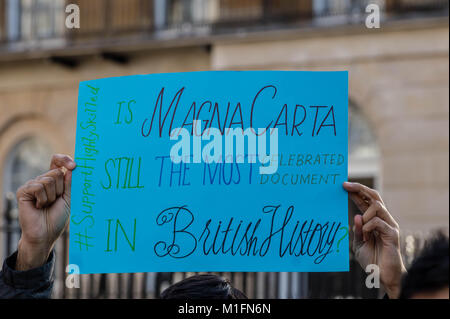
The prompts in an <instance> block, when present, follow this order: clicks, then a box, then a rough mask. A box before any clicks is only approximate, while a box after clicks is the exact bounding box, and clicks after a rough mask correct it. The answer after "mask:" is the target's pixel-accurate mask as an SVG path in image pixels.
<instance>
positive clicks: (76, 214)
mask: <svg viewBox="0 0 450 319" xmlns="http://www.w3.org/2000/svg"><path fill="white" fill-rule="evenodd" d="M347 110H348V79H347V72H279V71H256V72H194V73H173V74H154V75H138V76H128V77H117V78H107V79H100V80H92V81H86V82H81V83H80V87H79V98H78V115H77V135H76V149H75V161H76V162H77V168H76V169H75V171H74V174H73V183H72V210H71V220H70V263H71V264H77V265H78V266H79V267H80V271H81V273H109V272H149V271H155V272H160V271H347V270H348V257H349V256H348V238H347V237H346V234H347V229H348V228H347V227H348V222H347V218H348V217H347V195H346V193H345V191H344V190H343V189H342V183H343V182H344V181H345V180H346V179H347V127H348V123H347V122H348V115H347ZM339 245H340V247H341V249H340V250H339ZM342 247H347V249H342Z"/></svg>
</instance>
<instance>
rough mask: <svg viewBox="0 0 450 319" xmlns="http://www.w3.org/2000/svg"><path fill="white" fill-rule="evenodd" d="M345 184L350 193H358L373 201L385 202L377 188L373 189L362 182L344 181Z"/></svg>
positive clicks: (363, 197)
mask: <svg viewBox="0 0 450 319" xmlns="http://www.w3.org/2000/svg"><path fill="white" fill-rule="evenodd" d="M343 186H344V189H345V190H347V191H348V192H350V193H357V194H358V195H359V196H360V197H361V198H362V199H367V200H372V201H373V200H377V201H380V202H381V203H383V204H384V202H383V199H381V196H380V194H379V193H378V192H377V191H376V190H374V189H371V188H369V187H367V186H365V185H362V184H360V183H349V182H344V184H343Z"/></svg>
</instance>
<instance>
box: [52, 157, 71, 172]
mask: <svg viewBox="0 0 450 319" xmlns="http://www.w3.org/2000/svg"><path fill="white" fill-rule="evenodd" d="M75 166H76V164H75V162H74V161H73V159H72V157H70V156H69V155H64V154H55V155H53V156H52V160H51V163H50V169H55V168H60V167H65V168H67V169H68V170H73V169H74V168H75Z"/></svg>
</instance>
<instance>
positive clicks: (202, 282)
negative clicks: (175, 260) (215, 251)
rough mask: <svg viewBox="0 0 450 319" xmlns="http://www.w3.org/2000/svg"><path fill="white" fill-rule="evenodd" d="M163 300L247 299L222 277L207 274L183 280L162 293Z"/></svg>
mask: <svg viewBox="0 0 450 319" xmlns="http://www.w3.org/2000/svg"><path fill="white" fill-rule="evenodd" d="M161 299H247V296H246V295H245V294H244V293H243V292H242V291H240V290H239V289H236V288H234V287H233V286H231V284H230V282H229V281H228V280H226V279H224V278H222V277H220V276H216V275H211V274H206V275H195V276H192V277H189V278H186V279H183V280H181V281H179V282H177V283H176V284H173V285H172V286H170V287H168V288H167V289H166V290H164V291H163V292H162V293H161Z"/></svg>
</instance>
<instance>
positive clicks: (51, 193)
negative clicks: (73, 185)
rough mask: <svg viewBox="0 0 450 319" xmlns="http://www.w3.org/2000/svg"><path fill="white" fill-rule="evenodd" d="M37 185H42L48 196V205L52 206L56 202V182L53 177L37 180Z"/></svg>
mask: <svg viewBox="0 0 450 319" xmlns="http://www.w3.org/2000/svg"><path fill="white" fill-rule="evenodd" d="M36 182H37V183H41V184H42V185H43V186H44V189H45V193H46V196H47V203H46V205H51V204H53V202H54V201H55V200H56V182H55V180H54V179H53V178H52V177H49V176H42V177H39V178H37V179H36Z"/></svg>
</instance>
